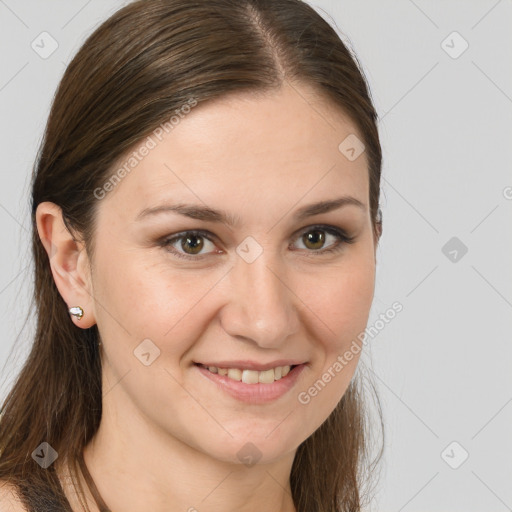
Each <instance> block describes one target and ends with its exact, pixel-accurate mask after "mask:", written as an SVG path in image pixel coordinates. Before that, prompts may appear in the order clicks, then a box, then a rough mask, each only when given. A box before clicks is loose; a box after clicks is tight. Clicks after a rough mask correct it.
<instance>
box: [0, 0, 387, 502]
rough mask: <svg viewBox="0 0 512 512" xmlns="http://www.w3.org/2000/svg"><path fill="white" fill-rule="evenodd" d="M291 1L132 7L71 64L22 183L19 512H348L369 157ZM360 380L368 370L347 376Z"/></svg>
mask: <svg viewBox="0 0 512 512" xmlns="http://www.w3.org/2000/svg"><path fill="white" fill-rule="evenodd" d="M376 123H377V116H376V113H375V110H374V107H373V105H372V102H371V99H370V96H369V92H368V88H367V85H366V82H365V79H364V76H363V74H362V72H361V71H360V69H359V68H358V66H357V64H356V61H355V57H354V56H352V55H351V53H350V52H349V51H348V50H347V48H346V47H345V46H344V44H343V43H342V42H341V40H340V38H339V37H338V35H337V34H336V32H335V31H334V30H333V29H332V28H331V27H330V26H329V25H328V24H327V23H326V22H325V21H324V20H323V19H322V17H321V16H319V15H318V14H317V13H316V12H315V11H314V10H313V9H312V8H311V7H310V6H308V5H307V4H306V3H303V2H301V1H300V0H242V1H241V0H201V1H194V2H190V0H144V1H137V2H133V3H130V4H128V5H127V6H125V7H124V8H122V9H121V10H119V11H118V12H116V13H115V14H114V15H113V16H112V17H111V18H110V19H108V20H107V21H106V22H105V23H103V24H102V25H101V26H100V27H99V28H98V29H97V30H96V31H95V32H94V33H93V34H92V35H91V36H90V37H89V38H88V40H87V41H86V42H85V44H84V45H83V47H82V48H81V49H80V51H79V52H78V54H77V55H76V56H75V58H74V59H73V60H72V62H71V63H70V64H69V66H68V68H67V70H66V72H65V74H64V77H63V79H62V81H61V83H60V85H59V88H58V91H57V94H56V96H55V99H54V103H53V106H52V110H51V112H50V116H49V120H48V125H47V127H46V132H45V137H44V140H43V142H42V147H41V149H40V153H39V155H38V160H37V163H36V166H35V172H34V176H33V189H32V217H33V252H34V258H35V296H34V304H35V308H36V310H37V314H38V323H37V333H36V336H35V340H34V344H33V347H32V351H31V353H30V356H29V357H28V360H27V361H26V363H25V365H24V367H23V369H22V371H21V373H20V375H19V378H18V380H17V382H16V383H15V385H14V387H13V389H12V390H11V392H10V393H9V395H8V396H7V399H6V400H5V403H4V404H3V408H2V414H3V417H2V421H1V422H0V448H1V449H2V455H1V457H0V478H1V479H2V480H3V482H4V486H3V491H2V492H3V497H4V502H7V501H9V502H10V503H11V504H12V506H13V507H14V508H13V510H37V511H41V510H52V511H53V510H67V511H70V510H73V511H79V510H89V511H94V512H96V511H105V510H114V511H121V510H122V511H123V512H130V511H142V510H151V511H152V512H159V511H164V510H165V511H177V510H188V511H194V510H208V511H221V510H222V511H226V510H235V509H236V510H243V511H249V510H250V511H252V510H260V509H261V508H263V507H265V509H266V510H268V511H270V512H274V511H275V512H278V511H281V512H283V511H286V512H288V511H297V512H299V511H300V512H311V511H333V512H334V511H356V510H361V507H362V506H363V504H364V502H365V498H368V497H369V495H367V492H366V491H367V489H366V486H367V485H368V483H369V482H370V480H371V478H369V477H371V474H372V471H373V466H374V465H375V463H376V462H377V461H378V459H379V458H380V456H381V455H382V452H381V453H380V454H379V456H378V457H377V459H376V460H375V461H374V462H373V464H370V460H369V451H370V444H369V440H368V436H367V428H366V427H367V422H366V421H365V409H364V405H363V402H362V396H361V390H360V387H359V386H360V382H359V379H358V378H355V377H356V369H357V364H358V360H359V357H360V352H361V349H362V346H361V345H362V337H361V333H363V332H364V330H365V327H366V324H367V321H368V316H369V311H370V307H371V303H372V300H373V293H374V286H375V254H376V249H377V243H378V240H379V237H380V234H381V230H382V224H381V219H380V210H379V207H378V206H379V191H380V185H379V184H380V169H381V149H380V144H379V137H378V130H377V125H376ZM358 377H359V375H358Z"/></svg>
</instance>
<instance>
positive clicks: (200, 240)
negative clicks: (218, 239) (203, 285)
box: [161, 231, 215, 260]
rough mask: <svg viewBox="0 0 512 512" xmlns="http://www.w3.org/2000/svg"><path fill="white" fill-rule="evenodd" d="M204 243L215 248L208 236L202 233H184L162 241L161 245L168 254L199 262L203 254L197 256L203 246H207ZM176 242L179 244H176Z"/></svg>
mask: <svg viewBox="0 0 512 512" xmlns="http://www.w3.org/2000/svg"><path fill="white" fill-rule="evenodd" d="M205 241H206V242H207V243H209V244H211V245H212V246H213V247H215V245H214V244H213V242H212V241H211V239H210V237H209V236H208V234H207V233H206V232H204V231H185V232H184V233H179V234H177V235H175V236H172V237H171V238H167V239H164V240H162V242H161V244H162V245H163V246H164V247H165V248H166V249H167V250H168V251H169V252H172V253H173V254H175V255H176V256H178V257H179V258H186V259H189V260H199V259H202V258H204V257H205V255H204V254H199V253H200V252H201V251H202V250H203V248H204V247H205V245H206V246H207V244H205ZM177 242H180V243H179V244H177ZM176 245H178V247H179V248H180V250H182V251H183V252H180V250H178V249H177V248H176V247H175V246H176Z"/></svg>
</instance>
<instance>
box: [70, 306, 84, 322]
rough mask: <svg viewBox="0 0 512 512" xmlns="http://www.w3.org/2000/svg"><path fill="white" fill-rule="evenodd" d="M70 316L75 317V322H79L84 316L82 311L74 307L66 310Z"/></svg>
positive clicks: (78, 307)
mask: <svg viewBox="0 0 512 512" xmlns="http://www.w3.org/2000/svg"><path fill="white" fill-rule="evenodd" d="M68 312H69V314H70V315H73V316H75V317H76V319H77V320H80V319H81V318H82V317H83V316H84V310H83V309H82V308H81V307H80V306H74V307H72V308H69V309H68Z"/></svg>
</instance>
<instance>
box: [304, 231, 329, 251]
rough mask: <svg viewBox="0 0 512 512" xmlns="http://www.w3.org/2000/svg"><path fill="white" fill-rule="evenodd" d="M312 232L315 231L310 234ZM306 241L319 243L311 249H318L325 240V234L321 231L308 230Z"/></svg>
mask: <svg viewBox="0 0 512 512" xmlns="http://www.w3.org/2000/svg"><path fill="white" fill-rule="evenodd" d="M312 233H316V235H315V234H312ZM306 237H307V241H308V242H312V243H313V245H315V244H319V246H318V247H313V249H320V248H321V247H322V245H323V244H324V241H325V235H324V233H323V231H318V230H317V231H310V232H309V233H308V234H307V235H306Z"/></svg>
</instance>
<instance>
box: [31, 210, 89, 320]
mask: <svg viewBox="0 0 512 512" xmlns="http://www.w3.org/2000/svg"><path fill="white" fill-rule="evenodd" d="M36 224H37V231H38V234H39V238H40V239H41V243H42V244H43V246H44V248H45V250H46V252H47V254H48V259H49V265H50V269H51V272H52V275H53V279H54V281H55V285H56V286H57V289H58V290H59V293H60V295H61V296H62V298H63V299H64V302H66V304H67V305H68V312H69V313H70V315H71V319H72V321H73V322H74V323H75V325H77V326H79V327H82V328H84V329H87V328H89V327H91V326H92V325H94V324H95V323H96V321H95V318H94V313H93V298H92V294H91V290H90V289H89V288H90V276H89V274H88V273H87V271H86V270H85V269H86V268H87V266H86V265H81V264H79V260H81V258H80V255H81V254H82V253H84V251H85V246H84V245H83V243H81V242H79V241H77V240H75V239H74V237H73V235H72V234H71V233H70V232H69V230H68V228H67V227H66V225H65V224H64V221H63V218H62V210H61V208H60V207H59V206H58V205H56V204H55V203H51V202H48V201H45V202H43V203H40V204H39V205H38V206H37V210H36ZM84 254H85V253H84ZM82 256H83V254H82ZM83 257H86V256H83ZM73 308H80V309H81V310H82V315H79V314H78V315H75V314H74V313H79V310H78V309H76V310H75V309H73ZM70 309H73V311H74V313H73V312H71V311H70Z"/></svg>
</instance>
